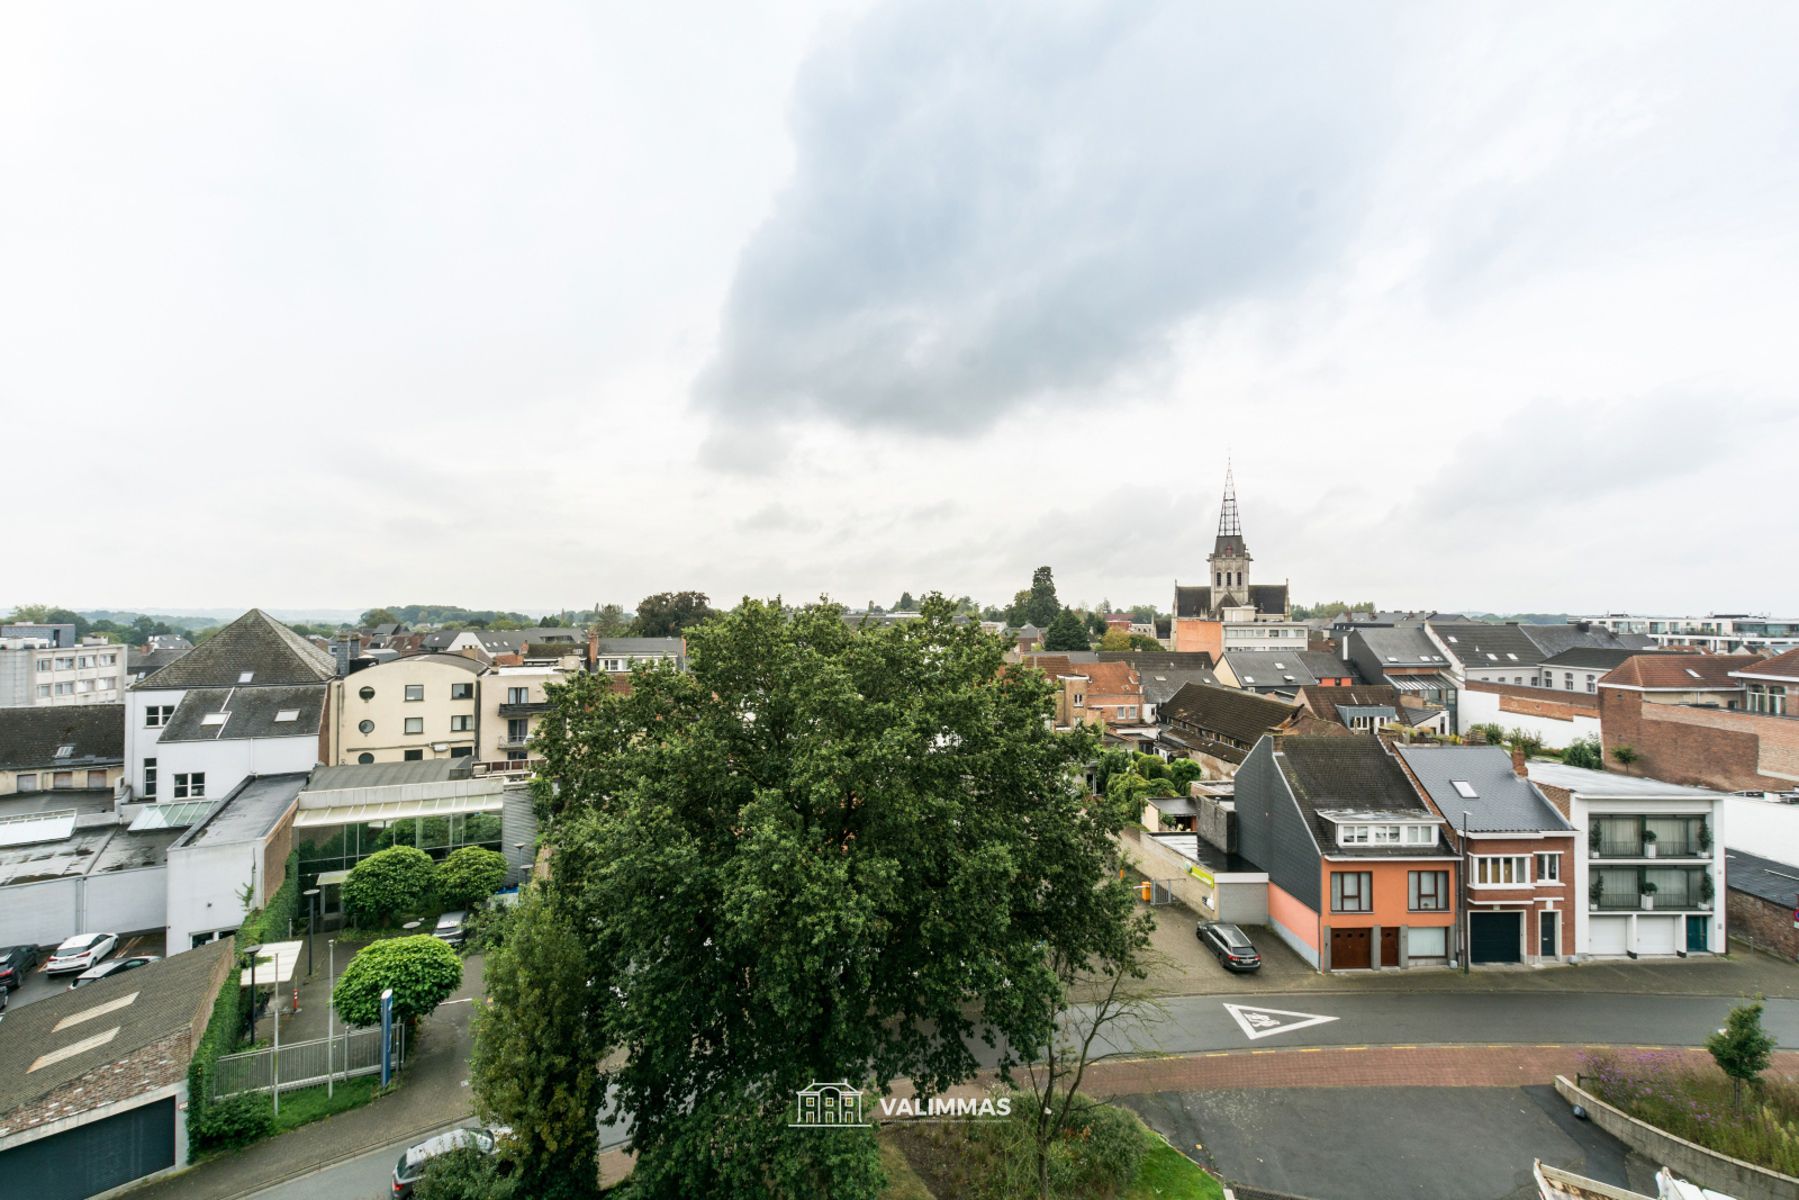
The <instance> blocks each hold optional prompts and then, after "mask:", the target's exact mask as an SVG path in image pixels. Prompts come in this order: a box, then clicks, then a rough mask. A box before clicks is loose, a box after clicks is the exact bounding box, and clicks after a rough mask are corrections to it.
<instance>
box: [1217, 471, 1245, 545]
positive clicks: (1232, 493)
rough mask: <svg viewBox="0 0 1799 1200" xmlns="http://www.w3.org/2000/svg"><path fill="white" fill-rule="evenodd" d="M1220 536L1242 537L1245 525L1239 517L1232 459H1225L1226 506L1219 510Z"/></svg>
mask: <svg viewBox="0 0 1799 1200" xmlns="http://www.w3.org/2000/svg"><path fill="white" fill-rule="evenodd" d="M1218 536H1219V537H1221V538H1226V537H1232V538H1240V537H1242V536H1243V526H1242V524H1241V523H1240V522H1239V521H1238V519H1237V482H1236V480H1235V479H1234V478H1233V477H1232V469H1231V460H1230V459H1228V458H1227V459H1225V460H1224V507H1223V508H1221V509H1219V510H1218Z"/></svg>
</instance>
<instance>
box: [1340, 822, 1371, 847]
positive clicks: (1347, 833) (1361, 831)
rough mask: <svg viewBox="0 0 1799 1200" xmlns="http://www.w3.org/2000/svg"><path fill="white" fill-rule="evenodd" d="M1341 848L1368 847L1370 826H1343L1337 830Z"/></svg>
mask: <svg viewBox="0 0 1799 1200" xmlns="http://www.w3.org/2000/svg"><path fill="white" fill-rule="evenodd" d="M1337 844H1338V845H1339V846H1366V845H1367V844H1368V826H1366V825H1343V826H1339V827H1338V829H1337Z"/></svg>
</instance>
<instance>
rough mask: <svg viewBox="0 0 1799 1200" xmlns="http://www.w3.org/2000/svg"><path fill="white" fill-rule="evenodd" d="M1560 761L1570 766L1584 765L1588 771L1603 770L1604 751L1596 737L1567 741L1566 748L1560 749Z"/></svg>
mask: <svg viewBox="0 0 1799 1200" xmlns="http://www.w3.org/2000/svg"><path fill="white" fill-rule="evenodd" d="M1562 761H1563V762H1565V763H1567V764H1568V765H1569V766H1571V767H1585V768H1586V769H1587V770H1589V771H1603V770H1605V752H1604V751H1602V750H1601V749H1600V748H1599V739H1598V738H1596V737H1584V738H1580V739H1579V740H1577V741H1573V742H1569V743H1568V748H1567V749H1566V750H1564V751H1562Z"/></svg>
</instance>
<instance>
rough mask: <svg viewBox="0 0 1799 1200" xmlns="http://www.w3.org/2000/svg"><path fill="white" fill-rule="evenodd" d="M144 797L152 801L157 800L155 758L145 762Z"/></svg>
mask: <svg viewBox="0 0 1799 1200" xmlns="http://www.w3.org/2000/svg"><path fill="white" fill-rule="evenodd" d="M144 795H146V796H148V797H150V799H152V800H154V799H156V760H155V759H154V758H146V759H145V760H144Z"/></svg>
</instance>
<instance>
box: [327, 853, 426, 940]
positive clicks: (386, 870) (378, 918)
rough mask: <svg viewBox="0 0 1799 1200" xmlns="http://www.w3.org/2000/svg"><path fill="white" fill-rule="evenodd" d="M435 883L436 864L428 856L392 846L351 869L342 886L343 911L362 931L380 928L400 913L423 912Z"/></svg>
mask: <svg viewBox="0 0 1799 1200" xmlns="http://www.w3.org/2000/svg"><path fill="white" fill-rule="evenodd" d="M436 883H437V864H436V863H434V862H432V861H431V856H430V855H429V854H426V853H425V852H424V851H423V850H419V849H416V848H414V847H412V846H390V847H388V848H387V849H386V850H377V851H376V852H375V853H373V854H371V855H369V856H368V857H367V858H365V859H363V860H362V861H361V862H359V863H357V864H356V865H355V866H354V867H351V868H350V874H349V877H348V878H347V879H345V880H344V886H343V901H344V911H345V912H346V913H347V914H348V915H349V918H350V920H352V921H354V922H355V923H356V924H357V925H358V926H359V927H361V928H365V929H366V928H379V927H381V926H384V925H386V924H388V923H389V922H391V921H392V919H393V917H394V916H395V914H397V913H402V912H414V911H419V910H422V909H424V908H425V907H426V906H427V905H429V904H430V903H431V898H432V894H433V891H434V890H435V885H436Z"/></svg>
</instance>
